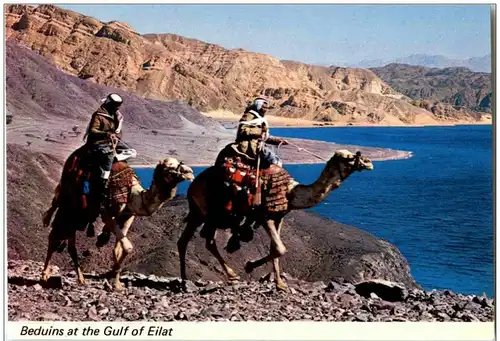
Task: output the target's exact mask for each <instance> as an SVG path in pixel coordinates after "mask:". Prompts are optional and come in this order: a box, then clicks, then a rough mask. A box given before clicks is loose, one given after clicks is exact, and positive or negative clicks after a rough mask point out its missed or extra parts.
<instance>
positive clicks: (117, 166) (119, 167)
mask: <svg viewBox="0 0 500 341" xmlns="http://www.w3.org/2000/svg"><path fill="white" fill-rule="evenodd" d="M127 168H129V165H128V164H127V163H126V162H124V161H118V162H115V163H113V166H112V167H111V174H117V173H120V172H121V171H124V170H125V169H127Z"/></svg>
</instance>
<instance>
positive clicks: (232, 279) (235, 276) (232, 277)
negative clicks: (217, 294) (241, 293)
mask: <svg viewBox="0 0 500 341" xmlns="http://www.w3.org/2000/svg"><path fill="white" fill-rule="evenodd" d="M228 280H229V282H238V281H239V280H240V276H238V275H237V274H234V275H231V276H229V278H228Z"/></svg>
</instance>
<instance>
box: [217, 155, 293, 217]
mask: <svg viewBox="0 0 500 341" xmlns="http://www.w3.org/2000/svg"><path fill="white" fill-rule="evenodd" d="M222 168H223V183H224V186H225V188H226V190H227V196H228V198H227V200H226V205H225V210H226V211H227V212H230V213H233V214H236V215H246V214H247V213H249V212H250V211H251V210H253V209H255V208H256V206H255V205H254V197H255V195H256V193H257V186H256V185H257V169H256V168H255V167H252V166H249V165H248V164H245V163H244V162H242V160H241V158H240V157H239V156H233V157H226V158H225V160H224V163H223V165H222ZM292 180H293V179H292V177H291V176H290V174H289V173H288V172H287V171H286V170H285V169H284V168H282V167H280V166H278V165H275V164H272V165H271V166H270V167H269V168H265V169H260V171H259V186H260V189H261V191H260V192H261V196H262V200H261V208H262V209H263V210H264V212H265V213H277V212H284V211H287V210H288V199H287V190H288V185H289V184H290V182H291V181H292Z"/></svg>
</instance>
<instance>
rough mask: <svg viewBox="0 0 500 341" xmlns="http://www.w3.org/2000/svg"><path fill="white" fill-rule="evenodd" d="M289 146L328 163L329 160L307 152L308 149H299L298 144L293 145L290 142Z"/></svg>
mask: <svg viewBox="0 0 500 341" xmlns="http://www.w3.org/2000/svg"><path fill="white" fill-rule="evenodd" d="M288 144H289V145H291V146H294V147H296V148H297V149H298V150H299V151H303V152H306V153H307V154H310V155H312V156H314V157H317V158H318V159H320V160H323V161H325V162H328V160H327V159H325V158H323V157H321V156H319V155H318V154H314V153H313V152H310V151H308V150H307V149H305V148H302V147H299V146H297V145H296V144H294V143H292V142H290V141H288Z"/></svg>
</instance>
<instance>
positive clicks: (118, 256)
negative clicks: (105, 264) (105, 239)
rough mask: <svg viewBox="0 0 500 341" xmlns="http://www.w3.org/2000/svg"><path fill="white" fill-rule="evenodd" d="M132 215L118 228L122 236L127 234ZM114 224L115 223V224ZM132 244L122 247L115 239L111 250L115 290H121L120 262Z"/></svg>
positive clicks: (132, 219)
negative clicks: (128, 246)
mask: <svg viewBox="0 0 500 341" xmlns="http://www.w3.org/2000/svg"><path fill="white" fill-rule="evenodd" d="M134 218H135V217H134V216H133V215H131V216H130V217H129V218H128V219H127V220H125V222H124V223H123V226H122V228H121V229H120V230H121V232H122V233H123V235H124V236H126V235H127V233H128V230H129V228H130V226H131V225H132V222H133V221H134ZM115 225H116V224H115ZM132 248H133V247H132V244H130V248H128V249H126V248H124V247H123V244H122V243H121V242H120V240H118V238H117V239H116V243H115V248H114V250H113V258H114V265H113V270H112V271H113V274H114V276H115V290H117V291H120V290H123V284H122V283H121V282H120V274H121V270H122V264H123V261H124V260H125V257H127V255H128V254H130V252H131V251H132Z"/></svg>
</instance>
